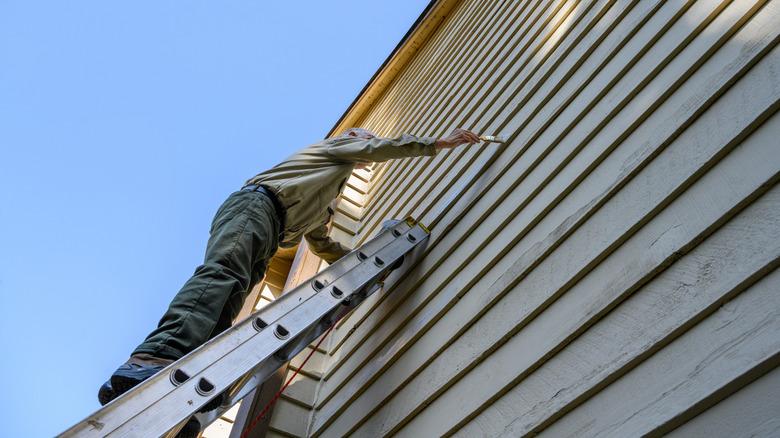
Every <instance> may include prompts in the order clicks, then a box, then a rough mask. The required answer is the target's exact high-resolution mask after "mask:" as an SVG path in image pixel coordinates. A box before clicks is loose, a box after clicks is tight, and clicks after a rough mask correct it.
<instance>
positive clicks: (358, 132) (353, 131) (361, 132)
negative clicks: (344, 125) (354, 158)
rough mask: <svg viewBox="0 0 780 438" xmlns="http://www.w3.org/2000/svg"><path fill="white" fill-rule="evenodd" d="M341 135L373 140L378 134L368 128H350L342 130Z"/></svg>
mask: <svg viewBox="0 0 780 438" xmlns="http://www.w3.org/2000/svg"><path fill="white" fill-rule="evenodd" d="M341 135H342V136H344V137H357V138H363V139H366V140H371V139H372V138H374V137H376V134H374V133H373V132H371V131H369V130H368V129H363V128H349V129H347V130H346V131H344V132H342V133H341Z"/></svg>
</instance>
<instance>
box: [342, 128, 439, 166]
mask: <svg viewBox="0 0 780 438" xmlns="http://www.w3.org/2000/svg"><path fill="white" fill-rule="evenodd" d="M435 142H436V139H435V138H434V137H417V136H414V135H409V134H403V135H401V136H400V137H396V138H379V137H375V138H372V139H370V140H366V139H362V138H356V137H339V138H336V139H333V140H332V142H331V144H330V146H329V147H328V153H329V154H330V155H331V156H333V157H334V158H337V159H339V160H344V161H354V162H361V161H363V162H365V161H374V162H378V161H387V160H392V159H394V158H406V157H420V156H424V155H427V156H433V155H436V147H435V146H434V143H435Z"/></svg>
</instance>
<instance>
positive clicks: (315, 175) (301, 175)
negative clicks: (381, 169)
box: [246, 134, 436, 263]
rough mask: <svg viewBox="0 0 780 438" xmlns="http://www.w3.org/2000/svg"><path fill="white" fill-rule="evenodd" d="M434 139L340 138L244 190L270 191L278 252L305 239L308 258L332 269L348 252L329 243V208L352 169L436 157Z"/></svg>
mask: <svg viewBox="0 0 780 438" xmlns="http://www.w3.org/2000/svg"><path fill="white" fill-rule="evenodd" d="M435 141H436V139H435V138H430V137H415V136H413V135H408V134H404V135H402V136H400V137H396V138H373V139H371V140H365V139H361V138H356V137H349V136H341V137H336V138H331V139H326V140H323V141H321V142H319V143H315V144H313V145H311V146H309V147H307V148H304V149H302V150H300V151H298V152H296V153H295V154H293V155H292V156H291V157H289V158H287V159H286V160H285V161H284V162H282V163H281V164H279V165H277V166H275V167H273V168H271V169H269V170H267V171H265V172H263V173H260V174H258V175H256V176H255V177H254V178H251V179H250V180H248V181H247V182H246V184H258V185H262V186H263V187H265V188H267V189H269V190H271V191H272V192H274V193H275V194H276V196H277V197H278V198H279V201H280V202H281V203H282V206H283V207H284V209H285V218H284V220H285V222H284V236H283V238H282V241H281V243H280V245H281V246H283V247H290V246H294V245H296V244H297V243H299V242H300V241H301V236H305V238H306V241H307V242H308V243H309V247H310V248H311V250H312V252H314V253H315V254H317V255H318V256H319V257H322V258H323V259H325V261H327V262H329V263H332V262H334V261H336V260H338V259H339V258H341V257H342V256H344V255H345V254H346V253H347V252H349V249H347V248H345V247H343V246H342V245H341V244H339V243H338V242H334V241H332V240H331V239H330V238H329V237H328V228H327V225H328V222H329V221H330V218H331V215H332V214H333V211H332V210H331V209H330V208H328V206H329V204H330V203H331V201H333V200H334V199H336V197H338V196H339V194H340V193H341V190H342V189H343V188H344V183H345V182H346V181H347V178H349V176H350V175H351V174H352V171H353V169H354V167H355V164H356V163H361V162H379V161H387V160H390V159H393V158H404V157H418V156H423V155H428V156H430V155H435V154H436V148H435V147H434V142H435Z"/></svg>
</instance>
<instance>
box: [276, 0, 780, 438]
mask: <svg viewBox="0 0 780 438" xmlns="http://www.w3.org/2000/svg"><path fill="white" fill-rule="evenodd" d="M779 35H780V2H778V1H776V0H773V1H763V0H733V1H729V0H699V1H682V0H669V1H661V0H635V1H631V0H603V1H586V0H581V1H577V0H528V1H513V0H504V1H500V0H492V1H486V0H462V1H460V2H459V3H458V4H457V5H456V6H455V7H454V9H453V10H452V11H451V12H450V13H449V14H448V16H447V17H446V19H444V21H443V22H442V23H441V25H439V26H438V28H437V29H436V31H435V32H432V34H431V35H430V36H429V37H428V38H427V40H426V41H425V43H424V44H422V45H421V46H420V47H419V49H418V50H417V53H416V54H415V55H414V57H413V58H412V59H411V60H410V61H409V63H408V64H406V65H405V66H404V67H403V69H402V70H401V71H400V72H398V74H397V75H396V76H395V78H394V80H393V81H392V83H391V84H389V85H388V86H387V87H386V89H385V90H384V92H383V93H382V94H381V96H379V97H376V98H375V100H374V102H373V103H372V104H371V105H370V107H368V108H367V109H366V108H363V109H362V110H361V112H360V114H351V115H350V117H351V119H350V120H357V121H358V122H357V123H355V124H356V125H359V126H363V127H366V128H369V129H372V130H375V131H377V132H378V133H379V134H381V135H386V136H391V135H396V134H400V133H404V132H409V133H414V134H418V135H426V136H440V135H443V134H445V133H447V132H449V131H450V130H452V129H453V128H457V127H464V128H469V129H473V130H474V131H476V132H478V133H482V134H503V135H505V136H507V137H508V138H509V141H508V142H507V143H506V144H503V145H496V144H490V145H475V146H471V147H460V148H457V149H454V150H451V151H444V152H440V153H439V154H438V155H437V156H436V157H425V158H417V159H406V160H398V161H394V162H389V163H383V164H379V165H377V166H375V167H374V169H373V170H372V172H370V173H365V174H362V175H360V176H359V177H358V176H356V177H354V178H353V179H352V180H351V181H350V186H349V187H348V188H347V190H346V191H345V194H344V199H343V200H342V202H341V206H340V208H339V212H338V214H337V217H336V219H335V220H334V225H333V231H332V232H333V235H334V236H335V237H337V238H339V239H341V240H343V241H345V242H347V243H349V244H350V245H353V246H354V245H359V244H361V243H362V242H364V241H365V240H366V239H368V238H370V237H371V236H372V235H374V234H375V233H376V232H377V231H378V230H379V228H380V225H381V223H382V221H383V220H385V219H389V218H403V217H405V216H413V217H415V218H417V219H419V220H420V221H422V222H423V223H424V224H426V225H428V226H429V227H430V228H431V230H432V234H431V239H430V242H429V244H428V247H427V248H426V250H425V254H424V257H422V258H420V260H419V261H418V263H417V265H416V266H415V267H414V268H413V269H411V270H410V271H408V272H406V273H405V274H404V275H403V276H400V277H398V278H396V279H395V281H392V282H389V283H388V284H386V286H385V288H384V290H383V291H382V293H379V294H375V295H373V296H372V297H370V298H369V299H368V300H367V301H366V302H365V303H363V304H362V305H361V306H360V307H359V308H358V309H356V310H355V311H354V313H353V314H352V315H351V316H350V317H349V318H347V319H345V320H343V321H342V322H341V323H340V324H339V326H338V327H337V328H336V329H335V330H334V331H333V333H332V334H331V335H330V337H329V338H328V339H327V340H326V342H325V344H324V348H323V353H322V354H320V355H319V357H318V358H317V361H316V363H314V364H312V365H307V366H310V367H311V370H310V372H309V373H308V375H309V376H312V378H313V379H312V381H311V382H308V383H307V385H308V386H307V389H306V391H307V393H306V394H307V395H306V396H305V397H304V396H301V397H302V398H305V399H306V400H307V402H306V404H301V403H297V404H295V403H291V404H295V408H296V409H292V408H290V409H285V408H284V406H281V407H277V409H276V410H275V411H274V420H273V421H276V422H277V424H282V423H283V422H284V421H287V422H288V423H289V424H290V425H292V426H285V427H287V428H286V429H285V428H283V427H282V426H279V427H278V428H277V429H276V430H275V432H274V433H278V434H284V435H292V436H323V437H337V436H345V435H353V436H359V437H374V436H387V435H397V436H409V437H428V436H440V435H456V436H463V437H475V436H490V437H493V436H512V437H515V436H526V435H536V434H539V435H542V436H551V437H561V436H577V437H586V436H594V437H595V436H598V437H603V436H620V437H624V436H640V435H644V434H661V433H671V434H672V435H677V436H686V437H687V436H735V435H739V434H740V433H741V432H743V431H745V432H746V433H747V432H751V433H754V434H756V435H758V436H776V435H778V434H780V422H778V421H777V418H776V417H777V415H776V414H777V410H776V409H774V408H773V406H775V405H776V403H774V399H776V397H773V394H776V393H777V390H778V389H780V383H779V382H780V380H779V379H778V376H777V370H776V368H777V365H778V363H779V361H780V336H777V334H778V333H780V316H779V315H780V293H778V288H780V272H778V271H777V266H778V260H779V258H778V256H779V255H780V226H778V224H779V222H780V214H779V213H780V208H779V207H780V187H778V186H777V181H778V170H780V143H778V138H779V137H780V116H778V115H777V114H776V110H777V108H778V102H780V99H779V98H780V49H778V48H777V42H778V36H779ZM773 403H774V404H773ZM273 421H272V423H273ZM285 424H287V423H285ZM729 431H732V432H729Z"/></svg>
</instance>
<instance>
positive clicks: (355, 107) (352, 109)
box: [327, 0, 460, 137]
mask: <svg viewBox="0 0 780 438" xmlns="http://www.w3.org/2000/svg"><path fill="white" fill-rule="evenodd" d="M458 3H460V0H432V1H431V2H430V3H428V6H426V7H425V9H424V10H423V11H422V13H421V14H420V16H419V17H417V20H416V21H415V22H414V24H412V27H410V28H409V30H408V31H407V32H406V35H404V37H403V38H402V39H401V41H400V42H399V43H398V45H396V46H395V48H394V49H393V51H392V52H390V56H388V57H387V59H385V61H384V62H383V63H382V65H381V66H380V67H379V69H378V70H377V71H376V73H374V75H373V76H372V77H371V79H369V80H368V83H366V85H365V86H364V87H363V89H362V90H360V93H358V95H357V97H355V100H353V101H352V103H351V104H350V105H349V107H348V108H347V110H346V111H345V112H344V114H342V115H341V117H340V118H339V120H338V121H337V122H336V124H335V125H333V127H332V128H331V129H330V131H329V132H328V135H327V137H331V136H333V134H334V133H336V132H341V131H343V130H345V129H347V128H350V127H353V126H356V125H357V124H358V123H359V122H360V121H361V120H362V119H363V116H364V115H365V114H366V113H367V112H368V111H369V110H370V109H371V108H372V107H373V106H374V103H375V102H376V101H377V100H378V99H379V98H380V97H381V96H382V94H384V92H385V90H387V88H389V86H390V84H392V83H393V81H394V80H395V78H396V76H398V74H399V73H400V72H401V71H402V70H403V69H404V67H406V65H407V64H409V62H410V61H411V60H412V59H413V58H414V55H415V54H416V53H417V51H418V50H419V49H420V47H422V46H423V45H424V44H425V42H426V41H428V39H429V38H430V37H431V35H433V33H434V32H435V31H436V29H438V28H439V25H440V24H441V23H442V22H443V21H444V19H445V18H447V16H448V15H449V14H450V12H452V10H453V9H454V8H455V6H456V5H457V4H458Z"/></svg>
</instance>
